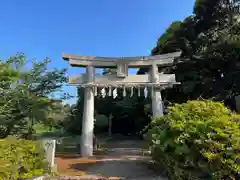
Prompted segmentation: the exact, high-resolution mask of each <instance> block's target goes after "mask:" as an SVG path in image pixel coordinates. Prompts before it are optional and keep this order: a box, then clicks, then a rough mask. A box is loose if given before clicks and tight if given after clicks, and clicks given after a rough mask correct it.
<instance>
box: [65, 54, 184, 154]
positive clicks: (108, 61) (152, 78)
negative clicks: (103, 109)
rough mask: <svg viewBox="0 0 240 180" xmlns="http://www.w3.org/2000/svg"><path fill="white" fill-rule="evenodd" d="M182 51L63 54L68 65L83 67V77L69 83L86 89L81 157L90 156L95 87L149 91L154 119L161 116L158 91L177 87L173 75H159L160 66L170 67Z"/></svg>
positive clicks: (91, 150)
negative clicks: (140, 71)
mask: <svg viewBox="0 0 240 180" xmlns="http://www.w3.org/2000/svg"><path fill="white" fill-rule="evenodd" d="M180 54H181V52H175V53H169V54H162V55H156V56H138V57H120V58H117V57H97V56H79V55H71V54H62V57H63V59H64V60H67V61H68V62H69V64H70V65H71V66H75V67H76V66H77V67H85V68H86V74H84V75H80V76H75V77H70V78H69V84H70V85H76V86H80V87H83V88H85V92H84V113H83V121H82V136H81V137H82V139H81V154H82V155H83V156H92V155H93V127H94V95H96V89H97V88H109V89H111V88H119V87H120V88H125V87H126V88H128V87H132V88H134V87H137V88H140V87H148V88H151V89H152V94H151V95H152V112H153V117H156V116H162V115H163V105H162V97H161V89H162V88H167V87H172V85H173V84H179V83H178V82H176V80H175V74H163V73H161V72H160V73H159V72H158V67H159V66H166V65H169V64H172V63H173V61H174V58H177V57H179V56H180ZM111 67H112V68H117V75H95V68H111ZM141 67H149V68H150V69H151V71H150V73H149V74H144V75H128V68H141Z"/></svg>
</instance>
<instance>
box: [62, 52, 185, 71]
mask: <svg viewBox="0 0 240 180" xmlns="http://www.w3.org/2000/svg"><path fill="white" fill-rule="evenodd" d="M180 54H181V52H174V53H168V54H161V55H155V56H136V57H97V56H80V55H72V54H64V53H63V54H62V58H63V59H64V60H66V61H69V64H70V65H71V66H77V67H86V66H94V67H97V68H107V67H116V66H118V64H126V65H127V67H130V68H140V67H149V66H151V65H153V64H155V65H157V66H161V65H166V64H172V63H173V61H174V58H177V57H179V56H180Z"/></svg>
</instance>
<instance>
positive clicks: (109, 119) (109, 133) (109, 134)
mask: <svg viewBox="0 0 240 180" xmlns="http://www.w3.org/2000/svg"><path fill="white" fill-rule="evenodd" d="M108 136H109V137H111V136H112V118H111V117H108Z"/></svg>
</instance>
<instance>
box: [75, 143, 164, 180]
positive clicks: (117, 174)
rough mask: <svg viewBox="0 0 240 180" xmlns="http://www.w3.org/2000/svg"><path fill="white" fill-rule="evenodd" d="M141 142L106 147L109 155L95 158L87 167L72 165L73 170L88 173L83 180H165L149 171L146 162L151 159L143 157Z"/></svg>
mask: <svg viewBox="0 0 240 180" xmlns="http://www.w3.org/2000/svg"><path fill="white" fill-rule="evenodd" d="M141 146H142V142H141V141H135V140H134V141H133V140H122V141H117V142H109V143H107V144H106V145H105V147H106V148H107V152H108V153H107V154H106V155H103V156H99V157H98V156H97V157H95V160H96V161H95V162H94V163H90V164H89V165H88V166H87V167H86V166H84V165H83V164H81V163H73V164H71V168H72V169H75V170H79V171H83V170H84V171H85V172H87V174H88V175H87V176H83V177H82V178H81V179H87V178H88V179H97V177H98V178H99V177H102V178H103V179H129V180H164V179H163V178H161V177H159V176H158V175H157V174H155V173H154V172H153V171H151V170H149V169H148V168H147V166H146V164H144V162H146V161H148V160H149V157H146V156H143V151H142V149H141Z"/></svg>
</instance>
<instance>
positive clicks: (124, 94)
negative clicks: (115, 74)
mask: <svg viewBox="0 0 240 180" xmlns="http://www.w3.org/2000/svg"><path fill="white" fill-rule="evenodd" d="M123 97H126V88H125V87H123Z"/></svg>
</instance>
